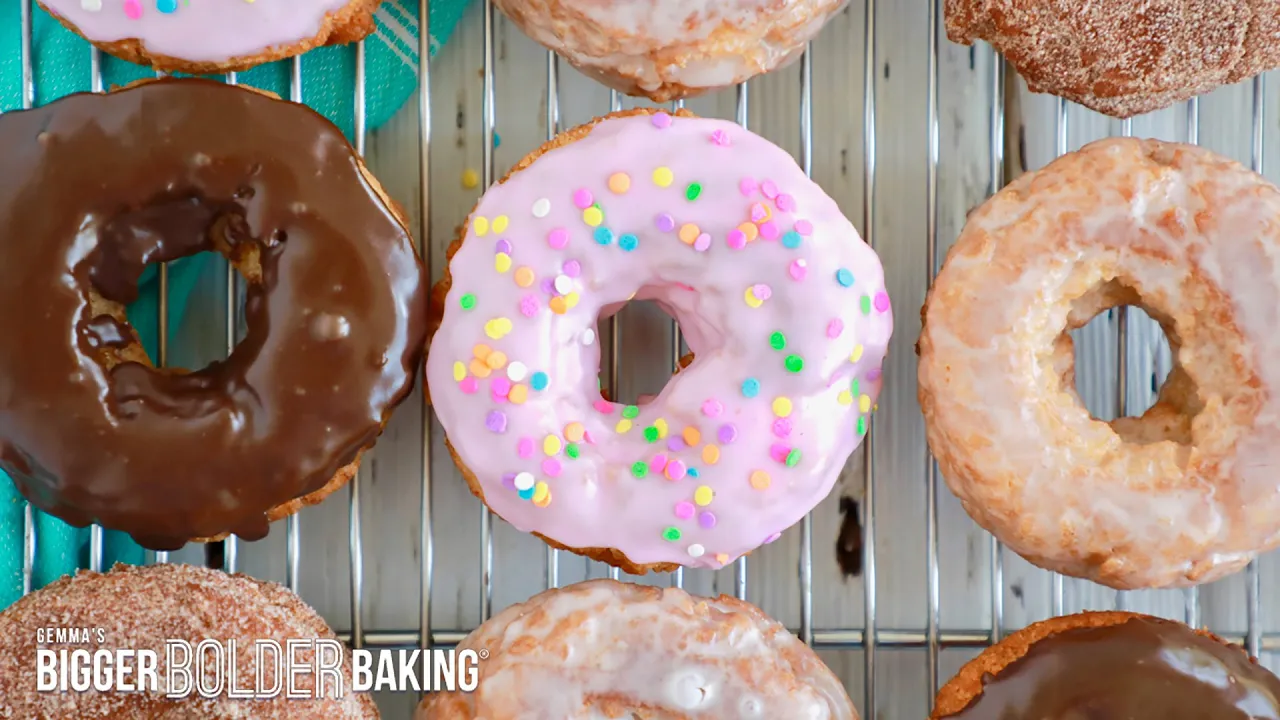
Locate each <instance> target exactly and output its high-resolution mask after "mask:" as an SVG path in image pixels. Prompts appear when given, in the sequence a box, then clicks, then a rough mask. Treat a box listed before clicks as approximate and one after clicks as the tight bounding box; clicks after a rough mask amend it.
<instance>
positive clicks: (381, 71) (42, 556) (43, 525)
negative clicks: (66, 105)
mask: <svg viewBox="0 0 1280 720" xmlns="http://www.w3.org/2000/svg"><path fill="white" fill-rule="evenodd" d="M25 2H30V0H0V112H6V111H9V110H16V109H19V108H21V107H22V104H23V103H22V100H23V98H22V87H23V57H22V47H23V46H22V23H21V8H22V3H25ZM469 3H470V0H433V1H432V2H431V4H430V7H431V17H430V23H429V24H430V28H429V30H430V37H429V40H428V42H429V46H430V51H431V54H432V55H433V56H434V55H435V54H436V52H437V51H438V50H439V48H440V47H442V46H443V45H444V42H445V41H446V40H447V39H448V37H449V36H450V34H452V32H453V30H454V28H455V27H456V26H457V24H458V21H459V19H460V18H461V17H462V14H463V12H464V11H465V10H466V7H467V5H468V4H469ZM31 6H32V40H31V56H32V58H31V59H32V62H31V70H32V79H33V80H34V84H35V102H36V104H45V103H48V102H51V101H53V100H56V99H57V98H60V97H63V96H64V95H68V94H70V93H75V92H84V91H88V90H91V89H92V87H93V85H92V82H93V78H92V76H91V64H90V63H91V60H90V57H91V53H90V46H89V45H88V44H87V43H86V42H84V40H82V39H81V38H80V37H78V36H77V35H75V34H74V33H72V32H70V31H69V30H67V29H66V28H64V27H63V26H62V25H61V24H60V23H58V22H57V21H56V20H54V19H53V18H51V17H50V16H49V15H48V14H47V13H45V12H44V11H43V10H41V9H40V8H39V7H38V6H37V5H36V4H35V2H31ZM375 21H376V28H377V29H376V31H375V33H374V34H373V35H371V36H370V37H369V39H368V40H367V41H366V42H365V120H366V127H367V128H368V129H369V130H374V129H377V128H378V127H380V126H382V125H383V124H384V123H386V122H387V121H388V120H389V119H390V118H391V116H392V115H394V114H395V113H396V111H397V110H399V109H400V108H401V107H402V106H403V105H404V104H405V102H406V101H408V100H409V98H410V97H412V96H413V94H414V91H415V89H416V88H417V81H418V78H417V65H418V31H419V13H418V2H417V1H416V0H385V1H384V2H383V3H382V5H381V6H380V7H379V8H378V10H377V13H376V15H375ZM355 57H356V51H355V46H340V47H325V48H318V49H316V50H313V51H311V52H309V53H307V54H305V55H303V56H302V83H301V85H302V87H301V91H302V101H303V102H304V103H306V104H307V105H310V106H311V107H312V108H314V109H315V110H316V111H317V112H319V113H321V114H323V115H324V116H325V117H327V118H329V120H330V121H332V122H333V123H334V124H336V125H337V126H338V127H340V128H341V129H342V130H343V132H344V133H345V134H346V135H347V137H348V139H352V140H354V127H355V65H356V63H355ZM101 67H102V75H103V83H104V85H105V87H108V88H110V87H115V86H119V85H124V84H127V83H130V82H133V81H134V80H138V79H141V78H146V77H154V75H155V74H154V72H152V71H151V69H149V68H146V67H141V66H138V65H134V64H132V63H128V62H125V61H123V60H118V59H116V58H113V57H109V56H107V55H105V54H104V55H102V64H101ZM291 75H292V62H291V61H288V60H286V61H281V62H277V63H271V64H269V65H264V66H261V67H257V68H253V69H251V70H248V71H246V72H243V73H240V74H239V76H238V81H239V82H240V83H241V84H243V85H248V86H251V87H256V88H260V89H263V90H267V91H270V92H273V93H276V94H277V95H280V96H281V97H285V98H288V97H289V96H290V85H289V83H290V77H291ZM0 152H3V148H0ZM209 262H212V258H211V257H210V256H209V255H207V254H206V255H199V256H196V257H191V258H185V259H183V260H178V261H176V262H173V263H171V264H170V266H169V293H168V296H169V298H168V299H169V334H170V336H173V335H174V334H175V333H176V332H177V329H178V327H180V325H181V323H182V321H183V318H184V316H185V311H186V309H187V306H188V301H189V299H190V295H191V292H192V289H193V288H194V287H195V284H196V280H197V279H198V278H199V277H200V276H201V274H202V272H203V271H205V270H206V269H207V267H206V266H207V263H209ZM156 286H157V280H156V272H155V269H154V268H153V267H149V268H147V271H146V272H145V273H144V274H143V276H142V280H141V282H140V283H139V290H140V293H139V299H138V301H137V302H135V303H134V304H133V305H131V306H129V308H128V312H129V317H130V318H132V319H134V323H133V324H134V326H135V327H136V329H137V330H138V334H139V335H140V337H141V340H142V344H143V346H144V347H145V348H146V349H147V352H148V353H149V354H150V355H151V356H152V357H153V358H154V357H155V356H156V345H157V342H156V334H157V330H158V328H157V324H156V320H155V318H156V316H157V306H158V288H157V287H156ZM24 512H25V502H24V501H23V500H22V498H21V496H20V495H18V493H17V491H16V490H15V489H14V487H13V483H12V482H10V481H9V479H8V477H7V476H5V475H4V473H3V471H0V608H4V607H7V606H8V605H9V604H10V603H11V602H13V601H14V600H16V599H17V598H18V597H20V596H21V594H22V573H23V553H24V547H25V544H24V534H23V514H24ZM35 525H36V536H37V538H38V542H37V543H36V548H35V551H36V558H35V574H34V576H33V578H32V585H33V587H36V588H39V587H42V586H43V585H45V584H48V583H49V582H52V581H54V580H56V579H57V578H59V577H61V576H62V575H65V574H67V573H70V572H74V571H75V570H76V569H77V568H82V567H88V564H89V560H88V556H89V531H88V530H87V529H84V530H78V529H75V528H71V527H69V526H67V525H66V524H64V523H62V522H60V521H59V520H57V519H55V518H52V517H48V516H45V515H43V514H42V513H38V512H37V513H36V522H35ZM104 546H105V548H104V557H103V560H104V563H105V565H106V566H108V567H109V566H110V565H111V564H113V563H115V562H125V563H134V564H136V563H141V562H144V561H145V560H146V556H145V553H144V552H143V551H142V550H141V548H139V547H138V546H137V545H135V544H134V543H132V542H131V541H130V540H129V539H128V537H127V536H125V535H122V534H119V533H113V532H108V533H106V534H105V543H104Z"/></svg>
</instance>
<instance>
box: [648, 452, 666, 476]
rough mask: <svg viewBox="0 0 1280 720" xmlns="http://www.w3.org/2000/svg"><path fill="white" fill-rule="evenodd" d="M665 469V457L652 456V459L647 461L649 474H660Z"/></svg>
mask: <svg viewBox="0 0 1280 720" xmlns="http://www.w3.org/2000/svg"><path fill="white" fill-rule="evenodd" d="M666 467H667V456H666V455H654V456H653V459H652V460H650V461H649V472H653V473H660V472H662V471H663V470H665V469H666Z"/></svg>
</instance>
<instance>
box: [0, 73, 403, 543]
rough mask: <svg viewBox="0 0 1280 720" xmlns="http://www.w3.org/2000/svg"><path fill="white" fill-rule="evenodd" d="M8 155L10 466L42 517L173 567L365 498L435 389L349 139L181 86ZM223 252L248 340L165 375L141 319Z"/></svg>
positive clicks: (69, 124)
mask: <svg viewBox="0 0 1280 720" xmlns="http://www.w3.org/2000/svg"><path fill="white" fill-rule="evenodd" d="M0 147H3V148H4V155H3V156H2V157H0V307H3V308H4V309H5V326H6V333H5V334H6V336H7V337H6V339H5V342H3V343H0V468H2V469H4V470H5V471H6V472H7V473H8V474H9V475H10V476H11V477H12V478H13V479H14V481H15V483H16V484H17V486H18V488H19V490H20V491H21V492H22V494H23V495H24V496H25V497H26V498H27V499H28V500H30V501H31V502H32V503H33V504H34V505H35V506H36V507H38V508H40V509H42V510H44V511H45V512H48V513H51V514H53V515H56V516H58V517H59V518H61V519H63V520H65V521H66V522H68V523H71V524H73V525H77V526H84V525H87V524H89V523H90V522H95V521H96V522H99V523H101V524H102V525H103V526H105V527H107V528H110V529H115V530H122V531H124V532H127V533H128V534H130V535H131V536H133V538H134V539H135V540H136V541H137V542H138V543H139V544H141V545H143V546H145V547H147V548H150V549H156V550H172V549H176V548H179V547H181V546H182V545H183V544H185V543H186V542H187V541H188V540H190V539H193V538H213V537H218V536H222V535H225V534H227V533H235V534H236V535H239V536H240V537H242V538H245V539H248V540H254V539H259V538H262V537H264V536H265V535H266V534H267V526H268V522H269V520H271V519H275V517H279V516H282V515H283V514H288V513H289V512H292V511H296V509H297V508H298V507H300V504H301V503H300V502H299V500H302V501H304V502H306V501H315V500H314V498H307V497H306V496H308V495H310V494H312V493H316V492H317V491H320V490H322V489H325V490H326V491H328V490H332V489H333V488H336V487H337V486H339V485H340V484H341V483H342V482H343V481H345V480H346V479H348V478H350V476H351V474H352V472H353V470H354V467H353V463H355V462H356V461H357V459H358V457H359V454H360V453H361V452H362V451H363V450H365V449H367V448H368V447H370V446H371V445H372V444H373V442H374V440H375V439H376V438H377V436H378V435H379V433H380V432H381V431H382V428H383V426H384V425H385V423H386V421H387V419H388V418H389V416H390V413H391V411H392V409H393V408H394V407H395V405H396V404H397V403H399V402H400V401H401V400H402V399H403V398H404V397H405V396H406V395H407V394H408V393H409V392H410V390H411V389H412V386H413V383H414V380H415V375H416V373H417V371H418V369H419V367H420V364H421V360H422V352H423V350H422V348H423V344H424V340H425V322H426V321H425V314H426V295H425V291H424V288H425V286H426V275H425V271H424V268H423V266H422V263H421V261H420V259H419V258H418V255H417V251H416V249H415V247H414V245H413V241H412V239H411V238H410V235H409V232H408V231H407V230H406V229H405V227H404V224H403V222H402V220H401V219H400V217H399V216H398V215H397V212H396V211H395V210H394V209H393V207H392V206H391V203H390V201H389V200H388V199H387V198H386V197H385V195H384V194H383V192H382V190H381V188H380V187H379V186H378V185H377V182H376V181H375V180H374V179H373V178H372V177H371V176H370V175H369V174H368V173H367V171H366V170H365V169H364V166H363V165H362V163H361V162H360V160H359V158H358V157H357V156H356V153H355V151H354V150H353V149H352V148H351V146H350V145H349V144H348V143H347V141H346V140H345V139H344V138H343V136H342V134H341V133H340V131H339V130H338V129H337V128H336V127H334V126H333V125H332V124H330V123H329V122H328V121H326V120H325V119H324V118H322V117H321V116H319V115H317V114H316V113H314V112H313V111H311V110H310V109H308V108H306V107H304V106H302V105H296V104H293V103H288V102H284V101H281V100H278V99H274V98H272V97H270V96H267V95H265V94H262V93H258V92H253V91H248V90H244V89H239V88H234V87H229V86H225V85H222V84H220V83H214V82H209V81H203V80H158V81H149V82H145V83H143V84H139V85H135V86H131V87H128V88H125V89H123V90H120V91H117V92H112V93H109V94H106V95H92V94H78V95H71V96H68V97H66V98H64V99H61V100H58V101H56V102H54V103H52V104H50V105H47V106H44V107H40V108H37V109H34V110H30V111H24V112H15V113H9V114H6V115H4V116H2V117H0ZM205 250H212V251H216V252H219V253H221V254H223V255H224V256H226V257H227V258H228V260H229V261H230V262H232V263H233V264H234V265H235V266H236V268H237V269H238V270H239V271H240V273H241V274H242V275H243V276H244V277H245V280H246V286H247V287H246V290H247V292H246V295H247V298H246V303H245V320H246V325H247V334H246V336H245V337H244V339H243V340H242V341H241V342H240V343H239V344H238V345H237V346H236V348H235V350H234V352H233V353H232V355H231V356H230V357H229V358H228V359H227V360H225V361H219V362H215V363H213V364H211V365H209V366H208V367H206V368H204V369H202V370H199V371H195V372H185V371H180V370H158V369H156V368H154V367H152V366H151V363H150V362H149V361H148V359H147V357H146V355H145V353H144V352H143V350H142V348H141V346H140V345H139V344H138V341H137V337H136V335H135V333H134V332H133V330H132V328H131V327H129V326H128V324H127V322H126V318H125V314H124V306H125V305H126V304H127V303H129V302H131V301H132V300H134V299H135V296H136V295H137V280H138V278H139V276H140V274H141V273H142V270H143V268H144V267H145V266H146V264H148V263H153V262H162V261H169V260H174V259H177V258H180V257H184V256H187V255H192V254H195V253H197V252H200V251H205ZM326 485H329V486H331V487H326ZM282 506H283V512H281V510H282Z"/></svg>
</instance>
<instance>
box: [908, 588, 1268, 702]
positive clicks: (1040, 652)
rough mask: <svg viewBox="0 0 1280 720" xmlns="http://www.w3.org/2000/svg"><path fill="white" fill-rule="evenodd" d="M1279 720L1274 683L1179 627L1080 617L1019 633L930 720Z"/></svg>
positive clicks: (977, 664)
mask: <svg viewBox="0 0 1280 720" xmlns="http://www.w3.org/2000/svg"><path fill="white" fill-rule="evenodd" d="M1274 717H1280V678H1276V676H1275V675H1272V674H1271V673H1270V672H1268V671H1267V670H1266V669H1265V668H1263V667H1260V666H1259V665H1258V664H1257V663H1256V662H1253V661H1251V660H1250V659H1249V656H1248V655H1246V654H1245V653H1244V652H1242V651H1241V650H1240V648H1237V647H1234V646H1232V645H1230V644H1228V643H1227V642H1226V641H1224V640H1221V639H1219V638H1216V637H1214V636H1213V635H1210V634H1209V633H1207V632H1201V631H1197V630H1192V629H1191V628H1189V627H1187V626H1186V625H1183V624H1182V623H1178V622H1173V621H1171V620H1164V619H1161V618H1156V617H1151V616H1149V615H1138V614H1136V613H1128V612H1086V613H1080V614H1079V615H1068V616H1066V617H1057V618H1052V619H1050V620H1045V621H1044V622H1039V623H1036V624H1034V625H1031V626H1029V627H1027V628H1024V629H1022V630H1019V631H1018V632H1016V633H1014V634H1012V635H1010V636H1009V637H1007V638H1005V639H1004V640H1002V641H1000V642H999V643H997V644H996V645H994V646H992V647H990V648H988V649H987V650H985V651H983V653H982V654H981V655H979V656H978V657H976V658H974V659H973V660H971V661H970V662H969V663H968V664H966V665H965V666H964V667H963V668H961V670H960V672H959V673H958V674H957V675H956V676H955V678H954V679H952V680H951V682H949V683H947V684H946V685H945V686H943V688H942V690H941V691H939V693H938V698H937V702H935V703H934V711H933V715H931V716H930V718H931V720H944V719H950V720H1008V719H1009V718H1135V719H1136V718H1152V719H1153V720H1154V719H1155V718H1215V719H1222V720H1226V718H1237V719H1238V720H1254V719H1256V720H1261V718H1274Z"/></svg>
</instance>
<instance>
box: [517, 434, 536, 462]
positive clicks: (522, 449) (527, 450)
mask: <svg viewBox="0 0 1280 720" xmlns="http://www.w3.org/2000/svg"><path fill="white" fill-rule="evenodd" d="M516 454H517V455H519V456H520V457H522V458H531V457H533V438H531V437H522V438H520V440H519V442H517V443H516Z"/></svg>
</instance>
